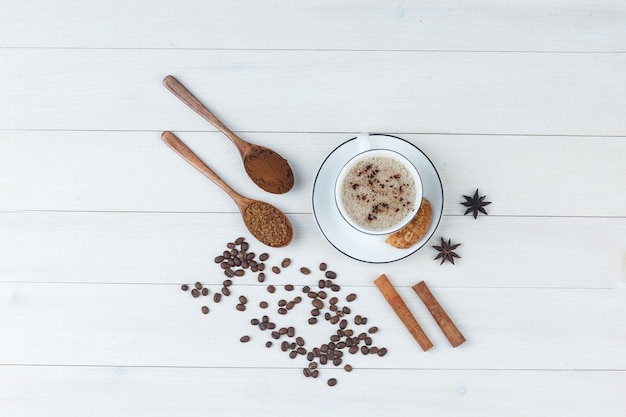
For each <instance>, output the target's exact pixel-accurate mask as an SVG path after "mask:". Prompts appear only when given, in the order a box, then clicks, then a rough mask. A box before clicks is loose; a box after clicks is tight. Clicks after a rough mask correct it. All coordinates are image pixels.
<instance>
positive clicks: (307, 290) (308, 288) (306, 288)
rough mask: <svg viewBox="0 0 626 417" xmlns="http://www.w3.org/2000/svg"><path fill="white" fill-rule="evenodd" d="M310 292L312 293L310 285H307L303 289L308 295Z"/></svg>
mask: <svg viewBox="0 0 626 417" xmlns="http://www.w3.org/2000/svg"><path fill="white" fill-rule="evenodd" d="M309 291H311V288H310V287H309V286H308V285H305V286H304V287H302V292H303V293H308V292H309Z"/></svg>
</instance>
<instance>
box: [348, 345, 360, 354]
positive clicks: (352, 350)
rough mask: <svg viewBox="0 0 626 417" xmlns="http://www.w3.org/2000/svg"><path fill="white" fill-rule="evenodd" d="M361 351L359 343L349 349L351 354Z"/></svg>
mask: <svg viewBox="0 0 626 417" xmlns="http://www.w3.org/2000/svg"><path fill="white" fill-rule="evenodd" d="M358 351H359V347H358V346H357V345H352V346H350V349H348V352H350V353H351V354H353V355H354V354H355V353H357V352H358Z"/></svg>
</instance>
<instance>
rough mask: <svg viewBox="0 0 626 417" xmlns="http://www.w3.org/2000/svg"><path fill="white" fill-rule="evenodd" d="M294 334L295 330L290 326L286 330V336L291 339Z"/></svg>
mask: <svg viewBox="0 0 626 417" xmlns="http://www.w3.org/2000/svg"><path fill="white" fill-rule="evenodd" d="M295 334H296V329H295V328H293V327H291V326H289V327H288V328H287V336H289V337H293V336H294V335H295Z"/></svg>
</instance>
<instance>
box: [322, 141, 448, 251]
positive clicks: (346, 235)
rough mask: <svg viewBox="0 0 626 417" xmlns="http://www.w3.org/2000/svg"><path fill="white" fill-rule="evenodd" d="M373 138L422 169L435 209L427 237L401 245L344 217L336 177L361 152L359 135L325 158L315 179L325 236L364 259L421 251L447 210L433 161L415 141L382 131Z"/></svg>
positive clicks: (377, 144)
mask: <svg viewBox="0 0 626 417" xmlns="http://www.w3.org/2000/svg"><path fill="white" fill-rule="evenodd" d="M370 141H371V144H372V148H373V149H377V148H384V149H391V150H394V151H396V152H398V153H400V154H402V155H404V156H405V157H407V158H408V159H409V160H410V161H411V162H413V164H414V165H415V167H416V168H417V170H418V171H419V173H420V176H421V178H422V185H423V189H424V194H423V195H424V197H425V198H426V199H428V201H430V205H431V206H432V211H433V218H432V221H431V222H430V227H429V228H428V231H427V232H426V234H425V235H424V237H423V238H422V239H421V240H419V241H418V242H417V243H416V244H415V245H413V246H411V247H410V248H408V249H398V248H395V247H393V246H391V245H389V244H387V243H385V238H386V236H380V235H379V236H376V235H369V234H366V233H363V232H359V231H358V230H356V229H355V228H353V227H352V226H350V225H349V224H348V223H346V221H345V220H344V219H343V217H342V216H341V213H339V209H338V208H337V205H336V203H335V194H334V190H335V180H336V178H337V176H338V175H339V171H340V170H341V168H342V167H343V166H344V164H345V163H346V162H348V160H349V159H350V158H352V157H353V156H355V155H357V154H358V153H359V152H360V150H359V149H358V146H357V144H356V138H352V139H350V140H348V141H346V142H344V143H342V144H341V145H339V146H338V147H337V148H335V150H334V151H332V152H331V153H330V155H328V156H327V157H326V159H325V160H324V162H322V166H321V167H320V169H319V171H318V172H317V176H316V177H315V182H314V183H313V197H312V198H313V201H312V202H313V215H314V216H315V221H316V222H317V226H318V227H319V229H320V231H321V232H322V234H323V235H324V237H325V238H326V239H327V240H328V242H330V244H331V245H333V246H334V247H335V248H337V250H339V251H340V252H342V253H343V254H345V255H347V256H349V257H351V258H353V259H356V260H358V261H362V262H370V263H387V262H394V261H398V260H400V259H403V258H406V257H407V256H409V255H412V254H414V253H415V252H417V251H418V250H419V249H420V248H421V247H423V246H424V245H425V244H426V242H427V241H428V240H429V239H430V238H431V237H432V235H433V234H434V233H435V230H436V229H437V226H439V221H440V220H441V216H442V214H443V186H442V184H441V178H439V174H438V173H437V170H436V169H435V166H434V165H433V163H432V162H431V161H430V159H428V157H427V156H426V155H425V154H424V153H423V152H422V151H421V150H420V149H419V148H418V147H416V146H415V145H413V144H412V143H410V142H407V141H406V140H404V139H401V138H398V137H396V136H391V135H382V134H370Z"/></svg>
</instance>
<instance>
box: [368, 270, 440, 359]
mask: <svg viewBox="0 0 626 417" xmlns="http://www.w3.org/2000/svg"><path fill="white" fill-rule="evenodd" d="M374 284H376V286H377V287H378V289H379V290H380V292H381V293H382V294H383V297H385V300H387V302H388V303H389V305H390V306H391V308H392V309H393V311H394V312H395V313H396V314H397V315H398V317H399V318H400V320H402V323H404V326H405V327H406V328H407V330H408V331H409V333H411V335H412V336H413V338H414V339H415V341H416V342H417V343H418V344H419V345H420V347H421V348H422V349H423V350H424V352H426V351H427V350H428V349H430V348H431V347H433V344H432V343H431V341H430V339H428V336H426V333H424V330H422V327H421V326H420V325H419V323H418V322H417V320H415V317H413V314H412V313H411V311H410V310H409V308H408V307H407V306H406V303H405V302H404V300H402V297H400V294H398V291H396V289H395V288H394V286H393V284H392V283H391V282H390V281H389V278H387V276H386V275H385V274H382V275H381V276H379V277H378V278H376V279H375V280H374Z"/></svg>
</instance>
